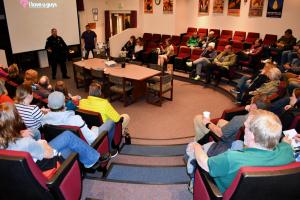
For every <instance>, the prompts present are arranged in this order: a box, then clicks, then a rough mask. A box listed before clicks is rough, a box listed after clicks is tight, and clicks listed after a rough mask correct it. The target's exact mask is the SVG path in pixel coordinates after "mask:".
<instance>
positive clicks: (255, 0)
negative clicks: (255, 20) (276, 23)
mask: <svg viewBox="0 0 300 200" xmlns="http://www.w3.org/2000/svg"><path fill="white" fill-rule="evenodd" d="M263 8H264V0H251V1H250V7H249V16H250V17H261V16H262V13H263Z"/></svg>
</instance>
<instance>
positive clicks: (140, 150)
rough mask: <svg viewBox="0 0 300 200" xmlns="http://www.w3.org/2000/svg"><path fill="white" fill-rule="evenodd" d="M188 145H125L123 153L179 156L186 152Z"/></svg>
mask: <svg viewBox="0 0 300 200" xmlns="http://www.w3.org/2000/svg"><path fill="white" fill-rule="evenodd" d="M185 149H186V145H185V144H183V145H169V146H150V145H149V146H146V145H134V144H132V145H124V146H123V148H122V150H121V152H120V153H121V154H123V155H136V156H159V157H169V156H179V155H183V154H184V153H185Z"/></svg>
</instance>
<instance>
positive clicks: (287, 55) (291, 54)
mask: <svg viewBox="0 0 300 200" xmlns="http://www.w3.org/2000/svg"><path fill="white" fill-rule="evenodd" d="M299 48H300V40H299V41H298V42H297V43H296V45H294V46H293V49H292V50H286V51H283V52H282V56H281V62H280V63H281V66H282V65H284V64H286V63H292V61H293V59H294V58H297V51H298V49H299Z"/></svg>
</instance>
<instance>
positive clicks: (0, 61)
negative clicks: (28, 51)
mask: <svg viewBox="0 0 300 200" xmlns="http://www.w3.org/2000/svg"><path fill="white" fill-rule="evenodd" d="M0 65H2V66H3V67H4V68H6V67H8V66H7V60H6V54H5V50H4V49H0Z"/></svg>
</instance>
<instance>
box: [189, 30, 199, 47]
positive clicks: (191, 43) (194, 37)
mask: <svg viewBox="0 0 300 200" xmlns="http://www.w3.org/2000/svg"><path fill="white" fill-rule="evenodd" d="M198 42H199V38H198V35H197V32H194V33H193V35H192V36H191V37H190V39H189V40H188V41H187V42H186V44H187V46H188V47H197V46H198Z"/></svg>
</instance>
